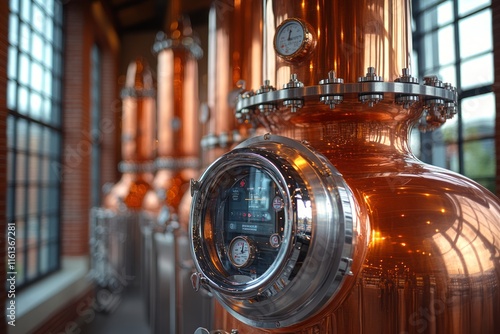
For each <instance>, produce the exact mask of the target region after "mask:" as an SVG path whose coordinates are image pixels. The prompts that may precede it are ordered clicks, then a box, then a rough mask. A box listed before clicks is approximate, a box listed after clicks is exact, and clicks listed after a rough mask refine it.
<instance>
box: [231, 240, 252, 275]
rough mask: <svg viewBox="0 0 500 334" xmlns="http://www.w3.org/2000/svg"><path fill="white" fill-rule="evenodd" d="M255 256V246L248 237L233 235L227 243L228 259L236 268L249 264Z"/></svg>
mask: <svg viewBox="0 0 500 334" xmlns="http://www.w3.org/2000/svg"><path fill="white" fill-rule="evenodd" d="M254 258H255V246H254V245H253V242H252V240H251V239H250V238H248V237H243V236H238V237H235V238H234V239H233V240H232V241H231V243H230V244H229V260H230V261H231V263H232V264H233V265H234V266H235V267H237V268H243V267H246V266H249V265H250V264H251V263H252V262H253V259H254Z"/></svg>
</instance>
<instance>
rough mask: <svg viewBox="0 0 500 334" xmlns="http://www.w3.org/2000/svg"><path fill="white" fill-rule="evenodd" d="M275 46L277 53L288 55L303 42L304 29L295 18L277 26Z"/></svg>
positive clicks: (294, 51) (295, 50) (296, 49)
mask: <svg viewBox="0 0 500 334" xmlns="http://www.w3.org/2000/svg"><path fill="white" fill-rule="evenodd" d="M278 29H279V30H278V32H277V34H276V41H275V47H276V50H277V51H278V53H279V54H281V55H283V56H290V55H292V54H294V53H296V52H297V51H298V50H299V49H300V48H301V47H302V43H303V42H304V38H305V30H304V27H303V26H302V24H301V23H300V22H299V21H297V20H290V21H287V22H285V23H284V24H282V25H281V26H280V27H279V28H278Z"/></svg>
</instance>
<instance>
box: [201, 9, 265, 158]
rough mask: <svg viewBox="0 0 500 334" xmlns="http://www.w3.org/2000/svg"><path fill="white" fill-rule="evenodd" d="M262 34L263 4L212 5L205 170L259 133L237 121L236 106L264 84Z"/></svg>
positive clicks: (246, 124) (204, 144)
mask: <svg viewBox="0 0 500 334" xmlns="http://www.w3.org/2000/svg"><path fill="white" fill-rule="evenodd" d="M261 31H262V3H261V2H257V1H241V0H236V1H229V2H223V3H222V2H214V3H213V4H212V7H211V9H210V13H209V50H208V101H207V107H208V111H209V115H208V125H207V129H206V133H205V134H204V136H203V138H202V149H203V161H202V164H203V166H205V167H206V166H207V165H208V164H210V163H211V162H213V161H214V160H215V159H216V158H218V157H219V156H220V155H221V154H223V153H225V152H226V151H227V150H228V149H230V148H231V147H232V146H233V145H234V144H235V143H238V142H240V141H241V140H243V139H245V138H246V137H248V136H250V135H251V132H252V131H253V130H255V129H252V124H249V123H248V122H246V123H245V122H237V121H236V119H235V118H234V105H235V102H236V97H237V95H238V93H241V92H242V91H245V90H248V89H251V87H254V86H257V87H258V86H260V85H261V84H262V70H261V69H262V66H261V61H260V60H261V54H262V44H261V43H260V38H259V36H260V35H261Z"/></svg>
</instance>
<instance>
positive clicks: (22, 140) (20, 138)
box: [16, 119, 28, 165]
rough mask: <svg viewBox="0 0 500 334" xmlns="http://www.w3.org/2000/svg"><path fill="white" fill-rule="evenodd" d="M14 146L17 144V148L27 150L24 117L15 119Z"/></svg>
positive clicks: (26, 123)
mask: <svg viewBox="0 0 500 334" xmlns="http://www.w3.org/2000/svg"><path fill="white" fill-rule="evenodd" d="M16 146H17V149H18V150H21V151H27V150H28V122H26V121H25V120H24V119H18V120H17V142H16ZM18 165H19V164H18Z"/></svg>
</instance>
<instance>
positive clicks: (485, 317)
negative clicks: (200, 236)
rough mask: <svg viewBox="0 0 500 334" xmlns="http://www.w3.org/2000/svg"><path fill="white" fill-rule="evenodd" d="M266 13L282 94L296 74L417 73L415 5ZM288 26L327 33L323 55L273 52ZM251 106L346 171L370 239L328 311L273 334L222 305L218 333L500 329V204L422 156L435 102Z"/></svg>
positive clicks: (319, 40) (270, 57)
mask: <svg viewBox="0 0 500 334" xmlns="http://www.w3.org/2000/svg"><path fill="white" fill-rule="evenodd" d="M264 4H265V8H264V21H265V26H264V29H263V37H262V39H261V41H262V44H263V55H264V57H263V58H262V63H263V73H264V78H265V79H268V80H269V84H270V86H275V87H276V88H278V89H281V88H282V87H283V85H286V84H287V83H288V82H290V79H291V75H292V74H296V77H294V78H292V80H293V79H298V80H299V81H300V82H302V83H303V85H304V86H306V87H308V86H316V85H318V84H319V82H320V80H323V79H327V78H329V75H328V72H329V71H331V70H333V71H335V72H336V78H343V80H344V82H346V83H349V82H350V83H353V82H359V78H360V77H361V78H363V77H365V78H367V77H371V78H374V77H377V76H380V77H382V78H383V80H384V81H396V80H400V79H401V75H402V73H406V74H408V72H405V71H407V70H404V69H410V68H411V64H410V52H411V50H412V48H411V29H410V6H409V2H407V1H404V0H393V1H386V0H384V1H382V0H380V1H379V0H370V1H366V0H362V1H342V0H334V1H316V2H312V1H264ZM287 18H300V19H301V20H303V21H305V22H307V23H308V24H309V25H310V26H311V27H312V33H313V34H315V36H314V38H315V42H316V43H315V46H314V48H313V51H312V52H310V53H309V54H308V55H307V56H306V57H305V58H301V59H299V60H297V61H295V60H291V61H289V60H284V59H282V58H280V57H278V56H276V53H275V50H274V48H273V36H274V34H275V32H276V27H278V26H279V25H280V23H282V22H283V21H284V20H285V19H287ZM247 38H249V36H248V37H247ZM252 38H255V36H253V37H252ZM368 68H374V70H375V72H371V73H370V71H372V70H370V69H368ZM368 74H371V76H370V75H368ZM332 78H335V77H332V76H330V79H332ZM406 78H408V76H406ZM361 81H363V80H361ZM253 88H255V89H257V88H258V87H253ZM285 89H286V88H285ZM304 92H306V93H307V89H306V88H305V89H304ZM375 95H377V94H375ZM246 98H248V97H243V98H242V101H243V103H242V104H243V105H244V107H241V108H240V107H238V108H237V112H242V111H244V112H245V113H250V114H251V115H252V117H253V118H254V119H257V120H258V121H259V122H261V123H262V124H264V125H265V126H267V129H268V130H269V131H272V132H273V134H279V135H283V136H287V137H291V138H294V139H298V140H305V141H307V142H308V143H309V144H310V145H311V146H312V147H314V148H315V149H316V150H318V151H320V152H321V153H322V154H323V155H325V156H326V157H327V158H328V159H329V160H330V162H331V163H332V164H333V165H334V166H335V167H336V168H337V169H338V170H339V172H340V173H342V175H343V178H344V179H345V181H346V183H347V184H348V185H349V187H350V188H351V189H352V191H353V195H354V197H355V198H356V200H357V202H358V203H359V204H360V207H359V211H360V212H361V213H362V214H363V215H364V219H362V220H361V224H363V225H364V226H361V227H360V231H366V235H364V236H361V238H360V239H359V243H358V244H357V245H356V247H357V248H358V250H359V251H358V252H357V257H356V258H354V259H353V267H352V271H353V276H350V277H348V278H346V281H345V284H343V285H342V287H341V291H340V292H339V293H338V295H337V296H336V297H335V298H334V299H333V300H331V301H330V303H329V304H328V305H327V306H326V307H325V309H324V310H322V311H321V312H320V313H318V314H316V315H315V316H313V317H311V318H310V319H308V320H307V321H304V322H302V323H299V324H297V325H294V326H293V327H288V328H275V329H261V328H255V327H251V326H249V325H246V324H244V323H243V322H240V321H238V320H236V319H235V318H234V317H233V316H231V315H230V314H229V313H228V312H227V311H226V310H224V309H223V308H222V307H220V306H219V307H218V308H217V310H216V317H215V328H217V329H223V330H226V331H230V330H231V329H236V330H238V332H239V333H241V334H247V333H304V334H305V333H308V334H312V333H460V334H465V333H498V332H500V291H499V286H500V262H499V256H500V201H499V200H498V198H497V197H496V196H494V195H493V194H492V193H490V192H489V191H488V190H486V189H485V188H483V187H482V186H480V185H479V184H477V183H476V182H474V181H472V180H469V179H467V178H466V177H464V176H461V175H458V174H456V173H454V172H451V171H448V170H444V169H441V168H438V167H434V166H430V165H427V164H424V163H422V162H421V161H419V160H418V159H416V158H415V156H414V155H413V154H412V152H411V150H410V146H409V143H408V141H409V137H410V136H409V135H410V131H411V129H412V128H413V127H414V126H416V125H417V124H418V123H419V121H420V120H421V116H422V111H423V110H424V109H425V108H428V107H426V103H428V101H422V100H420V101H412V103H409V104H405V103H402V104H399V103H394V101H395V98H396V96H395V95H394V94H383V95H382V96H370V97H369V98H368V99H364V98H361V96H359V95H358V94H352V93H349V92H345V94H343V101H342V102H341V103H339V104H336V103H335V105H333V106H332V107H330V106H329V105H328V104H327V105H325V104H324V103H322V102H319V101H316V100H314V101H313V100H311V99H308V98H307V97H302V103H303V104H301V105H300V106H298V107H297V108H296V109H295V110H291V109H290V108H286V107H284V106H282V105H281V102H282V99H279V102H280V104H276V105H274V109H273V110H272V111H271V110H267V111H262V110H261V109H259V108H257V107H256V106H257V103H254V104H251V103H247V104H245V99H246ZM295 98H296V99H297V100H300V99H301V96H294V99H295ZM253 101H257V102H258V101H259V100H258V98H255V97H254V100H253ZM263 101H265V98H263ZM240 105H241V104H240ZM429 110H430V111H428V112H429V114H432V112H433V109H432V107H431V108H430V109H429ZM431 116H432V115H431ZM448 116H449V115H448Z"/></svg>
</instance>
